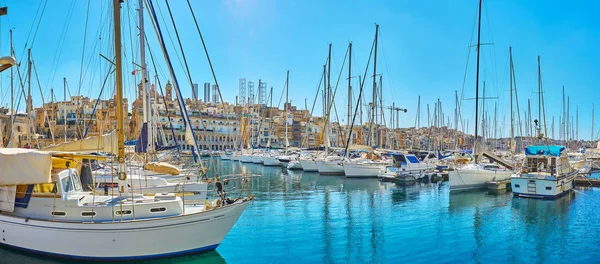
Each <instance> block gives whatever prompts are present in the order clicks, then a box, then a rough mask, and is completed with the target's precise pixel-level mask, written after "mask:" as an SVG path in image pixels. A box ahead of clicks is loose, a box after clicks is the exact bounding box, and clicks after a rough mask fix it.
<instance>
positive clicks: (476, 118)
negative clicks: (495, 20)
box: [473, 0, 482, 164]
mask: <svg viewBox="0 0 600 264" xmlns="http://www.w3.org/2000/svg"><path fill="white" fill-rule="evenodd" d="M481 4H482V0H479V15H478V16H479V18H478V25H477V69H476V71H475V143H474V144H473V150H474V151H473V152H474V153H473V154H474V155H473V156H474V157H475V164H477V161H478V159H477V153H475V150H476V149H477V147H476V145H477V136H478V135H477V132H478V131H477V127H478V126H479V48H480V45H481Z"/></svg>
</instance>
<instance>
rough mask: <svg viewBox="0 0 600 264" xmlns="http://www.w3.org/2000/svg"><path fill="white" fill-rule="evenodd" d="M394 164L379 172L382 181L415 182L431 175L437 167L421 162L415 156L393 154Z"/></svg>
mask: <svg viewBox="0 0 600 264" xmlns="http://www.w3.org/2000/svg"><path fill="white" fill-rule="evenodd" d="M392 158H393V161H394V163H393V164H392V165H390V166H385V167H384V168H383V169H382V170H380V171H379V173H378V177H380V178H381V179H382V180H389V181H398V182H414V181H417V180H419V179H421V178H423V177H425V175H426V173H431V172H432V171H433V170H434V169H435V168H436V166H435V165H433V164H429V163H424V162H421V161H419V159H418V158H417V157H416V156H415V155H413V154H401V153H399V154H393V155H392Z"/></svg>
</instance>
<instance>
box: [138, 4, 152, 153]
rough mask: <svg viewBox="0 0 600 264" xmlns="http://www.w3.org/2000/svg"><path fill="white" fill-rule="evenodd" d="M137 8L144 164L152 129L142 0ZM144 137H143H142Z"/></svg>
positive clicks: (150, 148)
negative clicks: (144, 150)
mask: <svg viewBox="0 0 600 264" xmlns="http://www.w3.org/2000/svg"><path fill="white" fill-rule="evenodd" d="M138 5H139V8H138V12H139V13H138V16H139V25H140V62H141V64H140V66H141V68H142V80H141V84H140V85H141V86H142V103H143V104H144V107H143V111H144V116H143V121H142V124H143V125H146V133H147V135H145V136H146V137H147V138H146V139H147V145H146V162H148V161H149V160H148V158H149V154H151V153H154V143H153V142H154V137H153V135H152V128H151V127H150V125H151V123H150V112H151V110H150V107H149V104H150V98H148V86H147V85H148V82H147V81H146V78H147V72H146V43H145V33H144V0H139V4H138ZM142 136H144V135H142Z"/></svg>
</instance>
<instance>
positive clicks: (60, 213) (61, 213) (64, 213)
mask: <svg viewBox="0 0 600 264" xmlns="http://www.w3.org/2000/svg"><path fill="white" fill-rule="evenodd" d="M52 215H53V216H67V212H56V211H54V212H52Z"/></svg>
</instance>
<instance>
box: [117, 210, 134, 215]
mask: <svg viewBox="0 0 600 264" xmlns="http://www.w3.org/2000/svg"><path fill="white" fill-rule="evenodd" d="M115 214H116V215H130V214H131V210H123V211H121V210H119V211H115Z"/></svg>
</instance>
